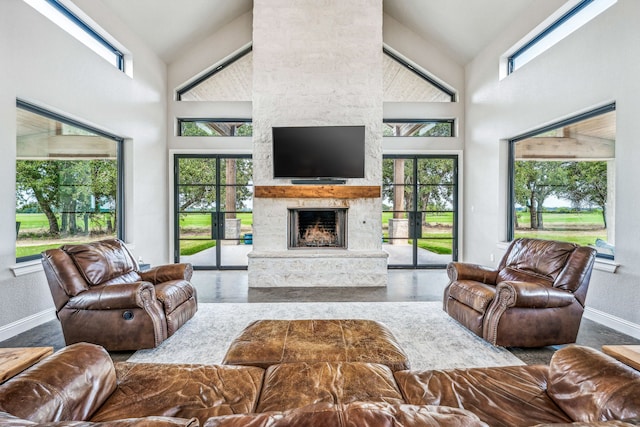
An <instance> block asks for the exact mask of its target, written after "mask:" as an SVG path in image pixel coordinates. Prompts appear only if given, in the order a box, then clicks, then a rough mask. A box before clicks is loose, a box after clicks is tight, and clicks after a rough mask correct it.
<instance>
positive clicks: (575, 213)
mask: <svg viewBox="0 0 640 427" xmlns="http://www.w3.org/2000/svg"><path fill="white" fill-rule="evenodd" d="M615 138H616V112H615V104H611V105H607V106H605V107H602V108H599V109H597V110H594V111H590V112H588V113H585V114H581V115H579V116H576V117H574V118H571V119H568V120H564V121H562V122H560V123H557V124H554V125H551V126H548V127H545V128H544V129H539V130H537V131H534V132H531V133H529V134H527V135H523V136H520V137H517V138H515V139H513V140H511V141H510V160H511V161H510V174H509V175H510V184H511V192H510V193H511V203H510V206H511V209H510V221H509V222H510V226H509V230H508V235H509V236H508V237H509V240H512V239H514V238H519V237H534V238H541V239H549V240H560V241H567V242H572V243H577V244H580V245H583V246H592V247H594V248H596V250H597V251H598V256H601V257H605V258H611V259H613V257H614V256H615V198H614V197H613V196H614V194H615V187H614V186H615Z"/></svg>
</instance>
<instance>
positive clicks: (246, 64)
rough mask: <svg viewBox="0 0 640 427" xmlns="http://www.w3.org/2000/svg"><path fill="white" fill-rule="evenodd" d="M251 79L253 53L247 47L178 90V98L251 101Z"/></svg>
mask: <svg viewBox="0 0 640 427" xmlns="http://www.w3.org/2000/svg"><path fill="white" fill-rule="evenodd" d="M252 79H253V54H252V52H251V47H249V48H247V49H244V50H242V51H241V52H239V53H238V54H237V55H234V56H233V57H231V58H230V59H228V60H226V61H224V62H222V63H220V64H218V65H216V66H215V67H214V68H213V69H212V70H211V71H209V72H208V73H206V74H204V75H203V76H202V77H200V78H199V79H197V80H195V81H193V82H192V83H190V84H188V85H187V86H185V87H183V88H182V89H180V90H178V100H179V101H251V91H252Z"/></svg>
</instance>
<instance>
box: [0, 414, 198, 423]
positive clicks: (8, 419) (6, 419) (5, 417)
mask: <svg viewBox="0 0 640 427" xmlns="http://www.w3.org/2000/svg"><path fill="white" fill-rule="evenodd" d="M199 425H200V423H199V422H198V420H197V419H196V418H192V419H189V420H187V419H184V418H172V417H145V418H127V419H125V420H117V421H107V422H105V423H94V422H91V421H58V422H52V423H35V422H33V421H29V420H24V419H22V418H18V417H14V416H13V415H11V414H7V413H6V412H0V426H2V427H28V426H34V427H38V426H40V427H198V426H199Z"/></svg>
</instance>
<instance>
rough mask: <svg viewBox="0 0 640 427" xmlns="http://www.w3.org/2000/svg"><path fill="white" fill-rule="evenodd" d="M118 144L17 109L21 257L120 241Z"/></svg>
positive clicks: (86, 131) (18, 205)
mask: <svg viewBox="0 0 640 427" xmlns="http://www.w3.org/2000/svg"><path fill="white" fill-rule="evenodd" d="M117 152H118V142H117V141H115V140H112V139H109V138H106V137H104V136H100V135H97V134H96V133H94V132H92V131H90V130H88V129H83V128H79V127H77V126H73V125H70V124H67V123H63V122H61V121H59V120H55V119H52V118H49V117H45V116H42V115H39V114H36V113H34V112H31V111H27V110H24V109H22V108H18V109H17V160H16V258H17V259H18V260H23V259H29V258H30V257H31V258H35V257H37V256H39V254H40V253H41V252H42V251H43V250H45V249H49V248H55V247H59V246H60V245H62V244H65V243H78V242H88V241H91V240H95V239H98V238H107V237H119V236H117V230H118V225H117V224H118V221H120V218H118V215H117V212H118V206H117V203H118V197H117V194H118V179H119V177H118V158H117Z"/></svg>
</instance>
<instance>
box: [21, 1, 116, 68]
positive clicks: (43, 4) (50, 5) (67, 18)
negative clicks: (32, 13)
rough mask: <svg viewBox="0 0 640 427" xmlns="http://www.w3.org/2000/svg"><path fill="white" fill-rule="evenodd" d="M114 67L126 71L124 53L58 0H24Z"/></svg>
mask: <svg viewBox="0 0 640 427" xmlns="http://www.w3.org/2000/svg"><path fill="white" fill-rule="evenodd" d="M24 1H25V2H26V3H27V4H29V5H30V6H32V7H33V8H34V9H36V10H37V11H38V12H40V13H42V14H43V15H44V16H46V17H47V18H49V19H50V20H51V21H52V22H54V23H55V24H56V25H58V26H59V27H60V28H61V29H63V30H64V31H66V32H67V33H69V34H71V35H72V36H73V37H75V38H76V39H77V40H78V41H80V42H81V43H83V44H84V45H85V46H87V47H88V48H89V49H91V50H93V51H94V52H95V53H97V54H98V55H99V56H100V57H102V58H104V59H106V60H107V61H108V62H110V63H111V64H112V65H113V66H114V67H116V68H118V69H119V70H121V71H124V55H123V54H122V52H120V51H119V50H118V49H117V48H116V47H114V46H113V45H112V44H111V43H109V42H108V41H107V40H106V38H105V37H103V35H101V34H99V33H98V31H96V30H95V29H94V28H92V27H91V26H90V25H88V24H87V23H86V22H85V21H84V20H83V19H81V18H80V17H79V16H77V15H76V14H75V13H73V12H72V11H71V10H70V9H68V8H67V7H66V6H64V5H63V4H62V3H60V2H59V1H58V0H24Z"/></svg>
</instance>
